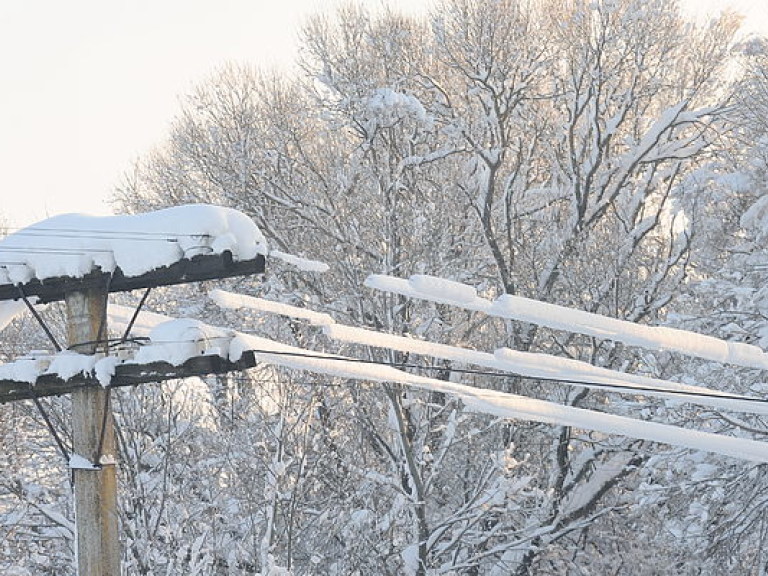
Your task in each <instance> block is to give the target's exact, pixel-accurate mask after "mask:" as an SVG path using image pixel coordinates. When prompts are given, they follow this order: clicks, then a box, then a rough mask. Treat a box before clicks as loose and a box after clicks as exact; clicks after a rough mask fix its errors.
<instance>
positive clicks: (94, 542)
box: [0, 251, 265, 576]
mask: <svg viewBox="0 0 768 576" xmlns="http://www.w3.org/2000/svg"><path fill="white" fill-rule="evenodd" d="M264 266H265V258H264V256H263V255H261V254H259V255H257V256H256V257H254V258H253V259H250V260H237V261H236V260H234V259H233V256H232V253H231V252H226V251H225V252H223V253H222V254H209V255H197V256H193V257H192V258H183V259H181V260H179V261H177V262H175V263H173V264H170V265H168V266H162V267H160V268H156V269H154V270H150V271H149V272H146V273H144V274H140V275H138V276H126V275H125V274H123V271H122V270H121V269H120V268H116V269H115V270H113V271H111V272H104V271H102V270H100V269H95V270H93V271H92V272H91V273H89V274H86V275H85V276H82V277H69V276H61V277H56V278H47V279H45V281H44V282H43V281H40V280H39V279H36V278H33V279H31V280H30V281H29V282H27V283H24V284H2V285H0V301H3V300H16V299H18V298H22V299H23V300H24V301H25V303H26V304H27V306H28V307H29V309H30V311H31V313H32V314H33V315H34V316H35V318H36V319H37V321H38V322H39V323H40V324H41V326H42V327H43V329H44V330H45V332H46V334H47V335H48V337H49V338H50V339H51V340H52V341H53V344H54V346H55V348H56V350H60V349H61V348H60V346H59V344H58V343H57V342H56V341H55V338H54V336H53V335H52V333H51V331H50V330H49V329H48V328H47V326H46V325H45V322H44V321H43V319H42V318H41V317H40V315H39V314H37V312H36V311H35V308H34V306H33V305H32V304H31V302H30V300H29V298H31V297H34V298H36V299H37V301H38V302H39V303H41V304H43V303H48V302H57V301H61V300H64V301H65V303H66V309H67V343H68V346H69V347H70V349H72V350H73V351H75V352H78V353H80V354H95V353H96V352H97V350H98V348H99V345H98V341H99V340H103V339H104V338H106V336H107V326H106V306H107V293H108V292H110V293H111V292H127V291H131V290H137V289H149V288H153V287H156V286H171V285H175V284H186V283H188V282H199V281H202V280H214V279H220V278H232V277H235V276H250V275H253V274H261V273H263V272H264ZM143 303H144V300H143V299H142V301H141V303H140V304H139V306H138V308H137V310H136V314H138V312H139V310H140V309H141V306H142V305H143ZM134 319H135V316H134ZM132 324H133V320H131V322H130V323H129V329H128V331H127V332H126V337H127V336H128V333H129V332H130V326H131V325H132ZM254 366H256V357H255V355H254V354H253V353H252V352H246V353H244V354H243V356H242V358H240V359H239V360H237V361H234V362H232V361H229V360H228V359H227V358H222V357H220V356H218V355H215V354H202V355H199V356H193V357H191V358H189V359H188V360H187V361H186V362H184V363H183V364H181V365H174V364H171V363H170V362H165V361H156V362H152V363H149V364H135V363H131V362H126V363H118V364H116V365H115V368H114V374H113V376H112V378H111V381H110V386H111V387H112V388H114V387H120V386H136V385H138V384H144V383H148V382H162V381H164V380H170V379H176V378H187V377H190V376H202V375H205V374H224V373H227V372H232V371H239V370H246V369H248V368H253V367H254ZM70 393H71V394H72V436H73V455H72V458H71V459H70V467H71V468H72V474H73V478H74V490H75V523H76V532H77V533H76V535H75V541H76V547H77V548H76V549H77V574H78V576H119V574H120V541H119V535H118V511H117V474H116V450H115V429H114V419H113V416H112V409H111V407H110V405H109V390H108V389H105V388H103V387H102V386H101V385H100V383H99V379H98V378H96V376H94V375H93V374H91V373H87V372H85V373H80V374H78V375H74V376H72V375H69V376H66V377H62V376H59V375H58V374H55V373H53V374H49V373H42V374H39V375H38V377H37V378H36V380H35V382H34V384H30V383H29V382H28V381H26V380H23V381H17V380H0V404H2V403H5V402H15V401H18V400H24V399H35V400H36V401H37V400H39V399H40V398H44V397H46V396H60V395H62V394H70ZM40 410H41V411H42V408H40ZM49 427H50V428H51V430H52V432H53V434H54V436H56V433H55V431H53V427H52V426H51V425H50V423H49ZM57 440H58V438H57ZM60 448H61V449H62V451H63V452H66V449H65V448H64V447H63V445H61V444H60Z"/></svg>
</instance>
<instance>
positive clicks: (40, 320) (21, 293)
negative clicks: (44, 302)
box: [16, 284, 61, 352]
mask: <svg viewBox="0 0 768 576" xmlns="http://www.w3.org/2000/svg"><path fill="white" fill-rule="evenodd" d="M16 288H17V289H18V291H19V296H21V299H22V300H24V304H26V305H27V308H29V311H30V312H32V316H34V317H35V320H37V322H38V324H40V326H41V327H42V329H43V331H44V332H45V334H46V336H48V339H49V340H50V341H51V343H52V344H53V347H54V348H56V352H61V346H60V345H59V343H58V342H57V341H56V337H55V336H54V335H53V332H51V330H50V328H48V326H47V324H46V323H45V321H44V320H43V318H42V317H41V316H40V314H39V313H38V312H37V310H35V307H34V306H32V303H31V302H30V301H29V298H27V295H26V294H25V293H24V288H23V287H22V285H21V284H17V285H16Z"/></svg>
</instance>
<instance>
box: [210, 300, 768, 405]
mask: <svg viewBox="0 0 768 576" xmlns="http://www.w3.org/2000/svg"><path fill="white" fill-rule="evenodd" d="M210 296H211V298H212V299H213V301H214V302H216V303H217V304H218V305H219V306H221V307H224V308H240V307H242V308H250V309H252V310H257V311H262V312H269V313H275V314H281V315H284V316H289V317H292V318H299V319H305V320H308V321H310V322H311V323H312V324H314V325H318V326H322V327H323V331H324V333H325V334H326V335H327V336H328V337H330V338H332V339H334V340H339V341H343V342H349V343H355V344H362V345H365V346H372V347H377V348H387V349H391V350H397V351H400V352H408V353H413V354H419V355H422V356H432V357H433V358H440V359H444V360H451V361H455V362H461V363H463V364H469V365H475V366H483V367H485V368H491V369H493V370H498V371H502V372H507V373H511V374H514V375H518V376H523V377H526V378H535V379H541V380H546V381H549V382H555V383H561V384H567V385H575V386H581V387H585V388H599V389H602V390H612V391H614V392H619V393H625V394H627V393H631V394H644V395H648V396H654V397H658V398H664V399H667V400H678V401H680V400H681V399H684V401H687V402H693V403H696V404H699V405H703V406H709V407H711V408H715V409H718V410H736V411H742V412H748V413H754V414H766V415H768V403H766V402H765V401H763V400H762V399H760V398H751V397H749V396H740V395H733V394H729V393H727V392H722V391H720V390H714V389H712V388H706V387H703V386H691V385H687V384H681V383H679V382H672V381H669V380H661V379H658V378H649V377H645V376H637V375H634V374H627V373H625V372H617V371H615V370H609V369H607V368H601V367H599V366H593V365H591V364H588V363H586V362H580V361H578V360H571V359H568V358H559V357H557V356H552V355H549V354H538V353H532V352H519V351H516V350H511V349H509V348H501V349H499V350H496V351H495V352H494V353H493V354H490V353H487V352H479V351H476V350H469V349H466V348H459V347H457V346H449V345H446V344H438V343H434V342H427V341H424V340H417V339H414V338H408V337H404V336H396V335H392V334H383V333H381V332H376V331H373V330H367V329H364V328H357V327H353V326H345V325H342V324H338V323H336V322H335V321H334V320H333V319H332V318H331V317H330V316H328V315H327V314H319V313H317V312H313V311H311V310H306V309H303V308H297V307H294V306H289V305H287V304H282V303H278V302H271V301H268V300H264V299H261V298H254V297H252V296H245V295H242V294H233V293H231V292H226V291H224V290H219V289H217V290H212V291H211V293H210ZM468 372H471V371H468Z"/></svg>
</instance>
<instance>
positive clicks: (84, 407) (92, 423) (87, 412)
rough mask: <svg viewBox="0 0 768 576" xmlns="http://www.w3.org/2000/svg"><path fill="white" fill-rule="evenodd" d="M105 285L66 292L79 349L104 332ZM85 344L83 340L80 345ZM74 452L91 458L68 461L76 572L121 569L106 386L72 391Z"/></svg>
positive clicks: (87, 348)
mask: <svg viewBox="0 0 768 576" xmlns="http://www.w3.org/2000/svg"><path fill="white" fill-rule="evenodd" d="M106 297H107V294H106V288H104V289H99V288H89V289H86V290H83V291H80V292H72V293H69V294H67V295H66V297H65V302H66V309H67V340H68V344H69V346H76V348H75V351H76V352H78V353H80V354H95V353H96V351H97V348H98V343H97V341H98V340H100V339H102V338H105V337H106V333H107V332H106V330H107V327H106V305H107V298H106ZM83 343H85V344H83ZM72 436H73V452H74V454H75V455H76V457H77V456H82V457H83V458H84V459H86V460H88V461H91V462H93V460H94V459H98V460H99V461H98V462H93V464H94V465H93V466H92V467H88V466H87V465H85V466H83V467H79V466H77V465H74V466H73V470H72V473H73V479H74V491H75V518H76V525H77V534H76V546H77V548H76V550H77V564H78V568H77V574H78V576H117V575H119V574H120V544H119V539H118V514H117V471H116V466H115V462H116V460H115V430H114V420H113V417H112V408H111V406H110V405H109V391H108V390H106V389H104V388H102V387H88V388H81V389H79V390H75V391H74V392H73V393H72ZM76 460H80V459H79V458H76Z"/></svg>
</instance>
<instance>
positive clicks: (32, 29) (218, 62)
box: [0, 0, 768, 226]
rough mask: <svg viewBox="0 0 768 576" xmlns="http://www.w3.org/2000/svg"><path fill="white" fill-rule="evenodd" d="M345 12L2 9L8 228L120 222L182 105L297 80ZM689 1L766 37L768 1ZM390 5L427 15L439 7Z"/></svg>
mask: <svg viewBox="0 0 768 576" xmlns="http://www.w3.org/2000/svg"><path fill="white" fill-rule="evenodd" d="M341 1H342V0H280V1H278V2H274V1H272V0H216V2H214V1H213V0H111V1H109V2H104V1H103V0H67V1H66V2H62V1H60V0H36V1H34V2H21V1H16V2H3V3H2V4H0V70H2V78H3V82H2V90H0V221H4V222H5V223H6V224H9V225H11V226H25V225H28V224H31V223H34V222H36V221H38V220H42V219H44V218H47V217H49V216H53V215H55V214H59V213H62V212H83V213H91V214H108V213H110V212H111V209H110V206H109V204H108V198H109V195H110V194H111V192H112V190H113V189H114V187H115V185H116V184H117V183H118V182H119V181H120V179H121V177H122V175H123V174H124V173H125V172H126V171H127V170H129V169H130V166H131V164H132V163H133V162H134V161H135V160H136V158H138V157H139V156H141V155H142V154H145V153H147V152H148V151H149V150H150V149H151V148H152V147H153V146H155V145H157V144H160V143H161V142H162V140H163V137H164V136H165V135H166V134H167V132H168V129H169V127H170V124H171V122H172V120H173V118H174V115H175V114H176V113H177V112H178V110H179V101H180V98H181V97H183V95H184V94H186V93H189V92H190V91H191V89H192V88H193V87H194V86H195V85H196V84H197V83H199V82H201V81H204V80H205V79H206V78H207V77H208V76H209V75H211V74H212V73H213V72H214V71H215V70H216V69H217V68H219V67H221V66H222V65H223V64H225V63H227V62H231V61H237V62H248V63H251V64H254V65H256V66H259V67H263V68H278V69H283V70H286V71H288V70H290V67H291V66H292V63H293V62H295V59H296V56H297V53H298V38H299V31H300V28H301V25H302V23H303V22H304V21H305V20H306V19H307V18H308V17H309V16H311V15H312V14H316V13H320V12H329V11H331V12H332V11H333V10H335V8H336V6H338V5H339V4H340V3H341ZM687 1H689V2H690V5H691V6H693V5H694V4H695V11H694V10H692V13H694V14H697V15H701V14H708V13H715V12H717V11H718V10H719V9H721V8H722V7H724V6H726V5H731V6H733V7H734V8H735V9H736V10H737V11H739V12H741V13H744V14H746V15H747V21H746V27H747V28H748V29H750V30H757V29H760V30H765V31H768V2H765V1H764V0H732V1H730V2H728V1H727V0H698V1H697V0H687ZM363 2H364V3H365V4H366V5H369V6H371V7H372V8H377V7H380V6H381V3H382V2H381V0H368V1H365V0H363ZM390 4H391V5H393V6H396V7H399V8H401V9H405V10H407V11H408V12H412V13H413V12H415V13H418V12H426V10H427V9H428V6H430V5H431V2H430V0H394V1H391V2H390Z"/></svg>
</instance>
